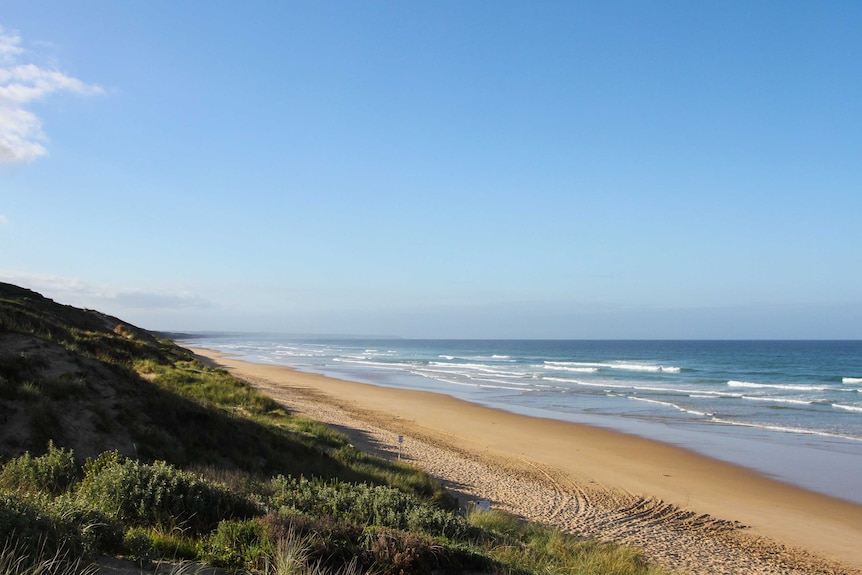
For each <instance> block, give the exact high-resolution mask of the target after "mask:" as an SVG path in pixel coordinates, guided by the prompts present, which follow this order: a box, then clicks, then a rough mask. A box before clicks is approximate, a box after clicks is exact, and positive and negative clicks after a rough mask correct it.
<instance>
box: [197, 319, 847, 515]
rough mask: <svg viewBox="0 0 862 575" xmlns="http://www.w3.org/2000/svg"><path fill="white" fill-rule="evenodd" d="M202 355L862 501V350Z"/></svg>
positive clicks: (608, 347)
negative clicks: (433, 395) (668, 448)
mask: <svg viewBox="0 0 862 575" xmlns="http://www.w3.org/2000/svg"><path fill="white" fill-rule="evenodd" d="M189 344H190V345H194V346H199V347H206V348H209V349H214V350H218V351H221V352H225V353H230V354H236V355H237V356H239V357H240V358H241V359H245V360H247V361H252V362H258V363H270V364H278V365H285V366H290V367H293V368H295V369H298V370H301V371H305V372H312V373H319V374H323V375H328V376H332V377H338V378H342V379H347V380H351V381H358V382H363V383H370V384H374V385H383V386H389V387H398V388H405V389H417V390H424V391H433V392H437V393H444V394H447V395H451V396H454V397H457V398H460V399H464V400H467V401H471V402H475V403H479V404H482V405H486V406H490V407H496V408H500V409H505V410H508V411H512V412H516V413H521V414H525V415H531V416H536V417H547V418H555V419H561V420H566V421H572V422H576V423H584V424H589V425H595V426H600V427H606V428H610V429H615V430H618V431H622V432H625V433H632V434H637V435H640V436H644V437H648V438H652V439H656V440H659V441H664V442H667V443H672V444H675V445H679V446H681V447H685V448H688V449H691V450H694V451H697V452H700V453H702V454H705V455H708V456H711V457H715V458H718V459H722V460H725V461H728V462H731V463H735V464H738V465H742V466H746V467H749V468H751V469H754V470H756V471H759V472H761V473H764V474H766V475H769V476H772V477H775V478H777V479H780V480H783V481H785V482H788V483H792V484H796V485H799V486H802V487H805V488H807V489H811V490H814V491H818V492H821V493H824V494H827V495H832V496H835V497H839V498H842V499H846V500H848V501H853V502H856V503H862V341H795V340H794V341H651V340H650V341H618V340H608V341H584V340H571V341H563V340H549V341H539V340H522V341H516V340H410V339H319V338H295V337H290V336H284V335H272V334H264V335H261V334H214V333H209V334H196V337H195V338H194V339H192V340H189Z"/></svg>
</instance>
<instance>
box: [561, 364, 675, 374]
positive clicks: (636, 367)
mask: <svg viewBox="0 0 862 575" xmlns="http://www.w3.org/2000/svg"><path fill="white" fill-rule="evenodd" d="M548 366H551V367H548ZM545 367H546V368H547V369H553V368H560V369H566V368H569V369H566V370H567V371H577V370H579V369H581V368H591V369H594V370H595V371H598V370H599V369H601V368H607V369H619V370H624V371H647V372H664V373H680V372H681V371H682V368H681V367H675V366H665V365H656V364H644V363H631V362H627V361H614V362H608V363H599V362H592V361H545Z"/></svg>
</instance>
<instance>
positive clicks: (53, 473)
mask: <svg viewBox="0 0 862 575" xmlns="http://www.w3.org/2000/svg"><path fill="white" fill-rule="evenodd" d="M80 479H81V470H80V467H79V466H78V464H77V463H76V462H75V454H74V452H73V451H71V450H69V451H67V450H65V449H63V448H57V447H55V446H54V442H53V441H51V442H49V443H48V452H47V453H45V454H44V455H40V456H38V457H33V456H32V455H30V452H27V453H25V454H24V455H22V456H21V457H17V458H15V459H11V460H9V461H7V462H6V464H5V465H4V466H3V468H2V470H0V488H3V489H8V490H22V491H30V492H43V493H50V494H52V495H59V494H60V493H63V492H65V491H68V490H69V488H70V487H71V486H72V485H73V484H75V483H77V482H78V481H79V480H80Z"/></svg>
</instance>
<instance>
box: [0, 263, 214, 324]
mask: <svg viewBox="0 0 862 575" xmlns="http://www.w3.org/2000/svg"><path fill="white" fill-rule="evenodd" d="M0 281H4V282H8V283H12V284H15V285H18V286H20V287H23V288H27V289H31V290H33V291H35V292H38V293H41V294H42V295H44V296H45V297H48V298H51V299H53V300H55V301H57V302H59V303H63V304H69V305H74V306H78V307H84V308H89V309H98V310H99V311H103V312H106V313H112V314H117V313H122V312H124V311H125V312H128V311H149V312H162V311H170V310H186V311H191V310H204V309H212V308H213V307H215V304H213V303H212V302H211V301H209V300H207V299H206V298H203V297H201V296H199V295H197V294H195V293H193V292H190V291H188V290H183V289H173V290H172V289H158V290H153V289H138V288H131V289H129V288H118V287H114V286H105V285H97V284H93V283H91V282H87V281H84V280H81V279H78V278H70V277H63V276H55V275H49V274H33V273H27V272H16V271H11V270H0Z"/></svg>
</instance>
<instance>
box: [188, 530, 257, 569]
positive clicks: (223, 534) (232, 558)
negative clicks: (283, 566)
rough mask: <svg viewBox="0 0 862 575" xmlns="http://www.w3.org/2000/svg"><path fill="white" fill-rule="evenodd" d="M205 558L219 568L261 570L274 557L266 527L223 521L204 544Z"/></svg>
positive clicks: (203, 556)
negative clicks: (269, 558) (271, 556)
mask: <svg viewBox="0 0 862 575" xmlns="http://www.w3.org/2000/svg"><path fill="white" fill-rule="evenodd" d="M202 548H203V549H202V553H201V556H202V558H203V559H204V560H205V561H206V562H207V563H209V564H211V565H215V566H216V567H228V568H234V569H239V568H244V569H246V570H249V571H252V570H255V569H257V570H260V567H261V566H262V565H263V564H265V563H266V560H267V558H268V557H269V556H270V555H271V554H272V551H273V545H272V543H271V541H270V539H269V537H268V535H267V529H266V525H265V524H264V523H263V522H261V521H259V520H257V519H250V520H246V521H222V522H221V523H219V524H218V528H217V529H216V531H215V532H214V533H213V534H212V535H211V536H210V537H209V538H208V539H207V540H206V541H205V542H204V543H203V544H202Z"/></svg>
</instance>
